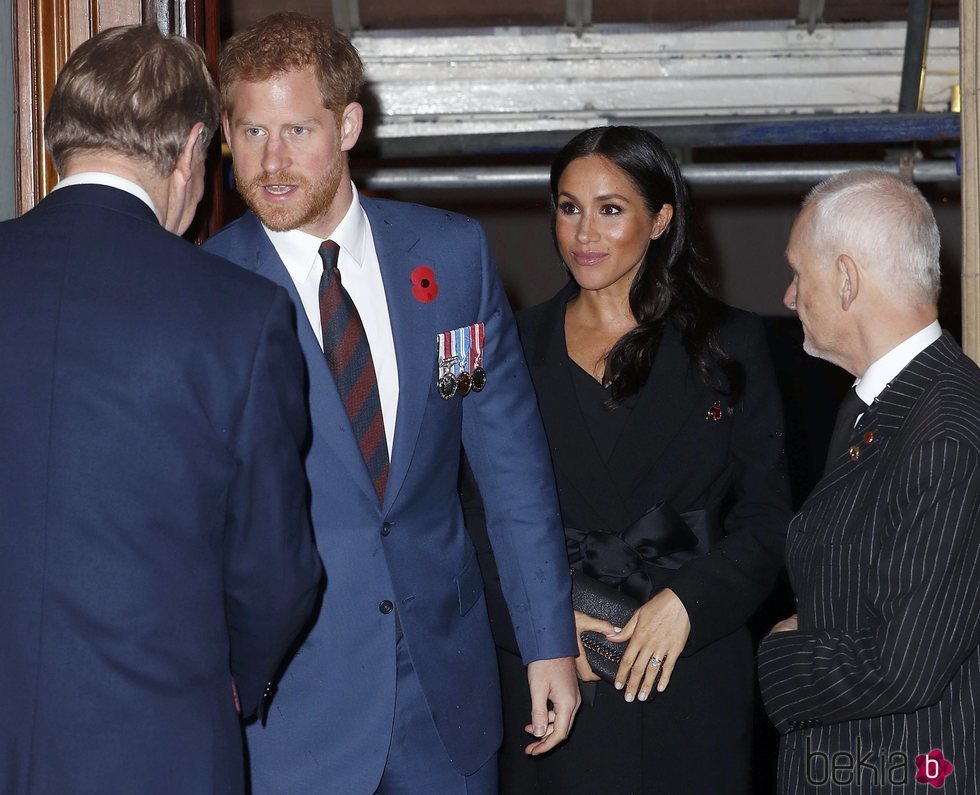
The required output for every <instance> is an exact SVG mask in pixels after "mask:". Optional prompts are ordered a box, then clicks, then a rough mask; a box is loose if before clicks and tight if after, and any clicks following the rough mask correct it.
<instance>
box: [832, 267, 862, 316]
mask: <svg viewBox="0 0 980 795" xmlns="http://www.w3.org/2000/svg"><path fill="white" fill-rule="evenodd" d="M836 267H837V271H838V275H839V276H840V308H841V309H843V310H844V311H845V312H846V311H847V310H848V309H850V308H851V304H853V303H854V301H855V300H856V299H857V297H858V290H859V289H860V287H861V272H860V270H859V269H858V266H857V263H856V262H855V261H854V260H853V259H852V258H851V257H850V256H848V255H847V254H841V255H840V256H839V257H838V258H837V263H836Z"/></svg>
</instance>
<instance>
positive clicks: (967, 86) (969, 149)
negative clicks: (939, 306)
mask: <svg viewBox="0 0 980 795" xmlns="http://www.w3.org/2000/svg"><path fill="white" fill-rule="evenodd" d="M978 33H980V20H978V18H977V0H962V2H961V3H960V107H961V114H962V119H961V133H960V138H961V147H962V148H961V153H962V164H963V178H962V183H961V185H962V212H963V272H962V273H963V276H962V279H963V283H962V290H963V350H964V351H965V352H966V354H967V355H968V356H969V357H970V358H972V359H973V360H974V361H980V169H978V165H977V141H978V139H977V135H978V130H977V116H978V111H980V108H978V102H980V97H978V94H977V72H978V64H980V53H978V52H977V46H978V43H980V36H978Z"/></svg>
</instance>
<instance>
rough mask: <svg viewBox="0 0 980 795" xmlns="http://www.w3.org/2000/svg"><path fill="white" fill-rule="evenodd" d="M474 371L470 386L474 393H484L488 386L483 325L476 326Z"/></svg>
mask: <svg viewBox="0 0 980 795" xmlns="http://www.w3.org/2000/svg"><path fill="white" fill-rule="evenodd" d="M472 365H473V369H472V370H471V371H470V386H472V387H473V391H474V392H482V391H483V387H485V386H486V385H487V371H486V370H484V369H483V324H482V323H477V324H476V326H474V334H473V361H472Z"/></svg>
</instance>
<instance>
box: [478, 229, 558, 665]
mask: <svg viewBox="0 0 980 795" xmlns="http://www.w3.org/2000/svg"><path fill="white" fill-rule="evenodd" d="M475 228H476V229H477V230H478V238H479V239H478V240H477V246H478V249H479V252H478V256H479V259H480V273H481V300H480V310H479V320H480V322H482V323H483V324H484V332H485V342H484V367H485V369H486V371H487V386H486V388H485V389H484V390H483V391H482V392H479V393H470V395H468V396H467V398H466V400H465V401H463V446H464V448H465V450H466V456H467V459H468V461H469V463H470V466H471V467H472V470H473V473H474V475H475V477H476V481H477V484H478V485H479V491H480V494H481V495H482V497H483V503H484V510H485V514H486V529H487V535H488V537H489V539H490V543H491V546H492V547H493V553H494V557H495V559H496V562H497V569H498V571H499V574H500V584H501V589H502V591H503V594H504V597H505V599H506V601H507V608H508V611H509V612H510V617H511V623H512V624H513V627H514V633H515V636H516V638H517V642H518V645H519V646H520V649H521V656H522V658H523V660H524V663H525V664H527V663H530V662H533V661H535V660H542V659H553V658H556V657H568V656H575V655H576V654H578V646H577V643H576V640H575V622H574V618H573V615H572V606H571V578H570V576H569V571H568V559H567V556H566V553H565V533H564V529H563V527H562V523H561V516H560V513H559V510H558V497H557V494H556V492H555V482H554V473H553V472H552V470H551V458H550V456H549V454H548V445H547V441H546V440H545V435H544V428H543V426H542V424H541V417H540V415H539V413H538V406H537V401H536V398H535V394H534V388H533V386H532V384H531V377H530V374H529V373H528V369H527V364H526V363H525V361H524V354H523V351H522V349H521V345H520V342H519V340H518V336H517V325H516V323H515V321H514V316H513V314H512V313H511V310H510V307H509V305H508V303H507V298H506V296H505V294H504V290H503V287H502V286H501V284H500V280H499V278H498V277H497V273H496V269H495V268H494V267H493V263H492V262H491V259H490V253H489V249H488V247H487V241H486V236H485V235H484V233H483V230H482V229H481V228H480V227H479V226H478V225H475Z"/></svg>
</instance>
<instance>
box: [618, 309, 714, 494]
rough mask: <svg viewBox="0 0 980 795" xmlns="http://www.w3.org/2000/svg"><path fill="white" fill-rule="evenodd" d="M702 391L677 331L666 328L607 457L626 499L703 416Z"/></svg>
mask: <svg viewBox="0 0 980 795" xmlns="http://www.w3.org/2000/svg"><path fill="white" fill-rule="evenodd" d="M704 394H705V388H704V386H703V385H701V383H700V380H699V379H698V376H697V373H695V372H693V369H692V368H691V366H690V362H689V358H688V355H687V352H686V351H685V350H684V345H683V343H682V342H681V335H680V332H679V331H678V330H677V329H676V328H675V327H674V326H673V325H672V324H667V326H665V327H664V331H663V334H662V336H661V339H660V345H659V346H658V348H657V354H656V357H655V358H654V360H653V366H652V367H651V369H650V374H649V375H648V376H647V380H646V383H645V384H644V385H643V387H642V388H641V389H640V394H639V396H638V400H637V403H636V405H635V406H634V407H633V411H632V412H631V413H630V416H629V419H628V420H627V422H626V426H625V427H624V428H623V432H622V434H620V437H619V441H618V442H617V443H616V447H615V449H614V451H613V454H612V456H611V458H610V469H611V471H612V475H613V479H614V480H615V481H616V482H617V483H619V484H620V489H621V491H622V493H623V494H624V495H626V494H629V493H630V492H631V491H632V488H633V486H634V484H635V482H636V479H637V478H638V477H646V476H648V473H649V472H650V471H651V470H652V468H653V465H654V463H655V462H656V461H657V460H658V459H659V458H660V457H661V456H662V455H664V453H665V452H666V451H667V450H668V449H670V446H671V443H672V442H673V441H674V439H675V438H676V437H677V435H678V434H679V433H680V432H681V430H682V429H683V427H684V425H685V423H687V422H688V420H689V419H690V417H691V415H692V414H694V413H695V412H703V411H705V410H706V409H707V406H702V404H703V403H704V402H705V400H704V397H703V396H704Z"/></svg>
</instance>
